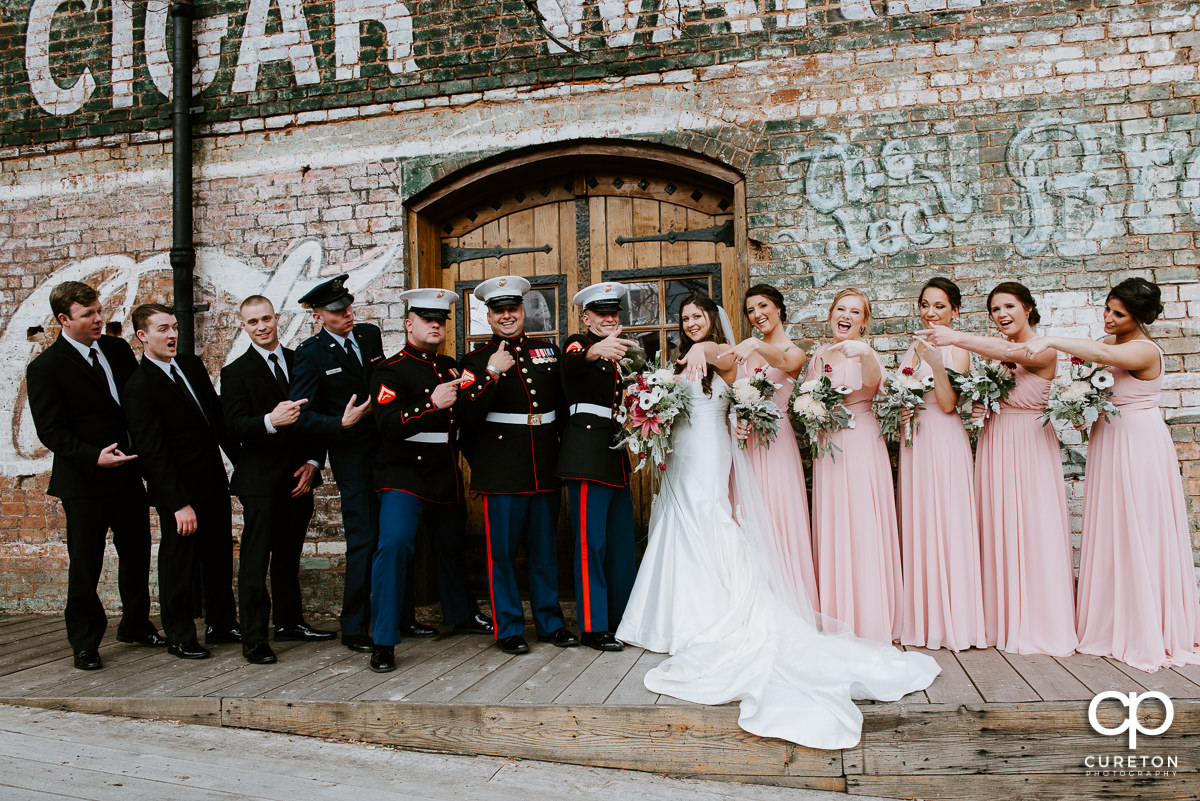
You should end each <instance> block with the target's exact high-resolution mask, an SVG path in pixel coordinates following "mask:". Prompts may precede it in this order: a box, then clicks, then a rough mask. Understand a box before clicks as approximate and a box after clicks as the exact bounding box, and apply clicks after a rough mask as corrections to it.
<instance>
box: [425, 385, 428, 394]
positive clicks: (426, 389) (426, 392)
mask: <svg viewBox="0 0 1200 801" xmlns="http://www.w3.org/2000/svg"><path fill="white" fill-rule="evenodd" d="M425 394H426V395H428V394H429V387H426V388H425Z"/></svg>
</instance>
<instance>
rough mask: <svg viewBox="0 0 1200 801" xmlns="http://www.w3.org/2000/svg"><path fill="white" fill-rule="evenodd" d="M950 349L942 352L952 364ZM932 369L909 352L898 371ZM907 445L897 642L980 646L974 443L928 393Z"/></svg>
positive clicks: (916, 373) (902, 478) (922, 375)
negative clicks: (972, 444) (899, 617)
mask: <svg viewBox="0 0 1200 801" xmlns="http://www.w3.org/2000/svg"><path fill="white" fill-rule="evenodd" d="M953 350H954V349H953V348H951V347H945V348H942V349H941V352H942V358H943V360H949V359H950V354H951V353H952V352H953ZM914 362H918V363H919V366H918V367H917V368H916V370H915V371H914V376H915V377H917V378H921V379H923V378H926V377H927V376H931V375H933V368H931V367H930V366H929V364H928V363H926V362H924V361H923V360H921V359H920V358H918V357H917V356H916V352H915V351H914V349H913V348H909V349H908V353H906V354H905V355H904V358H903V359H902V360H901V362H900V366H901V368H904V367H912V365H913V363H914ZM917 422H919V424H920V425H919V426H918V427H917V430H916V433H915V434H914V435H913V444H912V447H909V448H905V447H901V448H900V496H899V497H900V499H899V503H898V507H899V508H898V512H899V517H900V552H901V557H902V559H901V561H902V563H903V575H904V582H903V587H902V589H901V592H900V595H901V626H900V642H902V643H903V644H905V645H920V646H927V647H929V648H949V649H950V650H952V651H961V650H963V649H964V648H971V647H976V648H982V647H984V646H985V645H986V637H985V635H984V625H983V590H982V589H981V587H980V566H979V513H978V509H977V507H976V503H975V482H974V480H973V472H974V468H973V465H972V459H971V440H970V438H969V437H968V436H967V430H966V429H965V428H964V427H963V422H962V418H961V417H959V415H958V412H957V411H953V412H949V413H947V412H943V411H942V407H941V406H939V405H938V402H937V398H936V396H935V395H934V393H933V391H932V390H930V391H929V392H927V393H926V394H925V402H924V404H923V405H922V407H921V410H920V411H919V412H918V414H917Z"/></svg>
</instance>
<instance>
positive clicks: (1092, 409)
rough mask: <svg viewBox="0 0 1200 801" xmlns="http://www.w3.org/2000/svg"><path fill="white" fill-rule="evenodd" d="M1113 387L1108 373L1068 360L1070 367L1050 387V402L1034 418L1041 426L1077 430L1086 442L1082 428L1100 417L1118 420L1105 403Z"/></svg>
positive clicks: (1108, 402)
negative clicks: (1039, 421) (1112, 417)
mask: <svg viewBox="0 0 1200 801" xmlns="http://www.w3.org/2000/svg"><path fill="white" fill-rule="evenodd" d="M1114 383H1115V381H1114V379H1113V376H1112V373H1110V372H1108V370H1107V369H1106V368H1105V367H1104V365H1101V364H1092V363H1091V362H1085V361H1084V360H1083V359H1080V358H1078V357H1076V356H1072V357H1071V366H1070V368H1069V369H1068V370H1067V374H1066V376H1064V377H1061V378H1056V379H1055V380H1054V383H1053V384H1052V385H1051V386H1050V400H1049V401H1048V402H1047V403H1046V409H1045V411H1043V412H1042V413H1041V415H1039V416H1038V419H1039V420H1041V421H1042V425H1049V424H1050V423H1054V422H1059V421H1061V422H1064V423H1066V424H1067V425H1070V426H1073V427H1074V428H1076V429H1078V430H1079V431H1080V433H1081V434H1082V435H1083V441H1084V442H1087V438H1088V432H1087V428H1086V426H1088V425H1089V424H1091V423H1094V422H1096V421H1097V420H1099V419H1100V417H1101V416H1103V417H1104V419H1105V420H1107V419H1108V418H1109V416H1110V415H1114V414H1115V415H1117V416H1120V414H1121V411H1120V410H1119V409H1118V408H1117V407H1116V406H1114V405H1113V402H1112V401H1111V400H1109V399H1110V398H1111V397H1112V386H1113V384H1114Z"/></svg>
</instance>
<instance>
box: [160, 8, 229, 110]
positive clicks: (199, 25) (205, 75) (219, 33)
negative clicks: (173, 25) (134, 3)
mask: <svg viewBox="0 0 1200 801" xmlns="http://www.w3.org/2000/svg"><path fill="white" fill-rule="evenodd" d="M167 19H168V15H167V6H166V5H165V4H151V5H149V6H148V7H147V8H146V69H147V70H149V72H150V80H151V81H153V82H154V87H155V88H156V89H158V91H159V92H161V93H162V94H163V95H164V96H165V97H166V98H167V99H168V100H169V99H170V98H171V58H170V55H169V54H170V52H171V46H170V44H168V42H167ZM228 29H229V17H227V16H225V15H224V14H220V15H218V16H215V17H201V18H200V19H198V20H196V21H195V22H193V23H192V35H193V36H194V37H195V39H196V63H195V64H193V65H192V95H193V96H195V95H198V94H200V93H201V92H202V91H204V90H205V89H206V88H208V87H209V86H210V85H211V84H212V82H213V81H215V80H216V79H217V70H219V69H220V68H221V39H223V38H224V37H225V33H226V32H227V31H228Z"/></svg>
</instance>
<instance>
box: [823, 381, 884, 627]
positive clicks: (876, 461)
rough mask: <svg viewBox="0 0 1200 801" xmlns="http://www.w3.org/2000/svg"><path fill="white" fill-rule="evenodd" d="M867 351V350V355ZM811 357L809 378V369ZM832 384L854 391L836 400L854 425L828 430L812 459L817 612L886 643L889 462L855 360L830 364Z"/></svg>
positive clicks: (870, 393) (871, 394) (869, 390)
mask: <svg viewBox="0 0 1200 801" xmlns="http://www.w3.org/2000/svg"><path fill="white" fill-rule="evenodd" d="M868 358H869V357H868ZM816 361H817V360H816V359H814V360H813V365H814V366H813V367H810V374H809V377H810V378H811V377H813V376H815V375H817V373H816V372H815V370H816V369H818V368H816V367H815V363H816ZM828 375H829V377H830V380H831V381H833V383H834V385H835V386H837V385H839V384H841V385H845V386H847V387H850V388H851V389H853V390H854V391H853V392H851V393H850V394H849V395H847V396H846V400H845V401H844V402H843V403H844V404H845V406H846V408H847V409H849V410H850V411H851V412H853V413H854V421H855V426H854V428H843V429H842V430H841V431H838V432H836V433H834V434H833V437H832V441H833V443H834V445H836V446H837V448H840V450H833V451H832V452H831V453H827V454H825V455H823V456H822V457H821V458H819V459H817V461H816V463H815V464H814V466H813V547H814V551H815V556H816V560H817V590H818V594H819V595H820V600H821V613H822V614H824V615H827V616H829V617H832V618H836V619H837V620H840V621H842V622H844V623H846V624H847V625H849V626H850V627H851V629H853V631H854V633H855V634H857V635H858V636H859V637H864V638H866V639H870V640H876V641H878V642H886V643H890V642H892V641H893V640H895V639H896V638H898V637H899V636H900V616H899V611H900V539H899V536H898V534H897V530H896V497H895V489H894V486H893V484H892V465H891V462H889V461H888V452H887V446H886V445H885V444H884V441H883V439H882V438H881V437H880V433H879V423H878V422H876V420H875V415H874V414H872V413H871V399H872V398H873V397H874V396H875V393H876V392H877V391H878V390H879V386H878V385H877V384H876V385H872V386H863V381H862V367H861V365H860V364H859V363H858V362H857V361H854V360H846V361H843V362H839V363H838V364H835V365H833V370H832V372H831V373H828Z"/></svg>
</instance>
